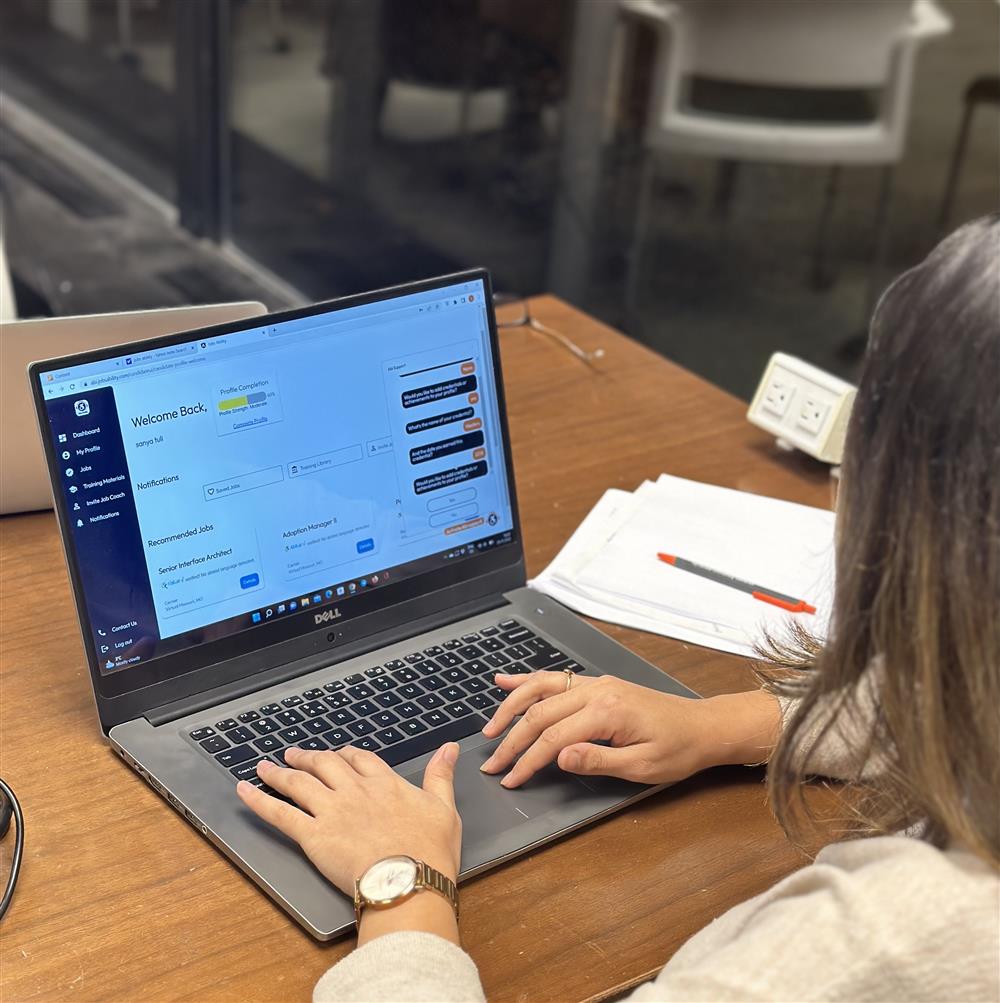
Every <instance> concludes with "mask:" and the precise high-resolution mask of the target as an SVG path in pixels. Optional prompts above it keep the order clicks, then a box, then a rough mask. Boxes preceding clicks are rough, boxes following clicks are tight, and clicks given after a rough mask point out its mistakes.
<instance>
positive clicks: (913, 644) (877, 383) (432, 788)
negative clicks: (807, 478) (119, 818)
mask: <svg viewBox="0 0 1000 1003" xmlns="http://www.w3.org/2000/svg"><path fill="white" fill-rule="evenodd" d="M998 241H1000V217H992V218H988V219H983V220H979V221H977V222H975V223H971V224H969V225H968V226H966V227H963V228H962V229H961V230H959V231H958V232H957V233H955V234H953V235H952V236H951V237H950V238H948V239H947V240H946V241H944V243H942V244H941V245H940V246H939V247H938V248H937V249H936V250H935V251H934V252H933V253H932V254H931V255H930V256H929V257H928V258H927V260H926V261H924V262H923V263H922V264H921V265H920V266H918V267H917V268H914V269H913V270H911V271H909V272H907V273H906V274H905V275H903V276H902V277H901V278H900V279H898V280H897V281H896V283H895V284H894V285H893V286H892V287H891V288H890V289H889V291H888V292H887V293H886V294H885V296H884V297H883V299H882V302H881V303H880V304H879V307H878V310H877V311H876V315H875V318H874V320H873V324H872V336H871V343H870V346H869V349H868V355H867V358H866V360H865V364H864V370H863V373H862V376H861V382H860V386H859V389H858V396H857V401H856V403H855V406H854V412H853V414H852V417H851V424H850V429H849V433H848V440H847V446H846V456H845V462H844V467H843V477H842V489H841V497H840V501H839V514H838V533H837V581H836V595H835V600H834V613H833V617H832V627H831V631H830V636H829V638H828V639H827V640H826V641H825V642H824V643H823V644H822V645H820V644H818V643H816V642H814V641H813V640H811V639H810V638H808V637H807V636H805V635H804V634H802V633H800V634H799V635H797V636H795V637H793V638H791V639H789V640H786V641H779V642H772V644H771V652H772V658H771V662H772V664H771V665H770V666H769V667H767V668H766V669H761V675H762V678H763V682H764V686H763V689H761V690H760V691H757V692H752V693H743V694H736V695H729V696H722V697H715V698H712V699H708V700H702V701H688V700H683V699H680V698H677V697H671V696H668V695H664V694H659V693H654V692H651V691H648V690H645V689H643V688H642V687H638V686H635V685H633V684H630V683H626V682H622V681H620V680H616V679H613V678H610V677H604V678H599V679H596V680H586V679H584V678H580V679H579V681H578V682H577V683H576V684H574V685H573V687H572V688H571V689H570V690H566V686H565V677H564V676H563V675H562V674H561V673H537V674H535V675H533V676H512V677H505V676H502V675H501V676H499V677H498V683H499V685H500V686H502V687H503V688H504V689H506V690H509V691H510V695H509V696H508V697H507V699H506V700H505V701H504V702H503V704H502V705H501V706H500V707H499V708H498V709H497V711H496V715H495V717H494V718H493V720H492V721H491V722H490V723H489V724H488V725H487V727H486V728H485V729H484V731H485V733H486V734H487V735H489V736H498V735H500V734H502V733H503V731H504V730H505V729H506V728H507V727H508V726H510V725H511V724H512V723H513V722H515V720H516V719H517V718H518V717H520V720H518V721H517V722H516V723H514V724H513V727H512V728H510V731H509V733H508V734H507V736H506V737H505V738H504V740H503V742H502V743H501V744H500V745H499V746H498V748H497V750H496V752H495V754H494V755H493V757H492V759H491V760H490V761H488V762H487V763H486V765H485V766H484V769H486V770H487V771H488V772H491V773H500V772H502V771H508V772H506V775H505V776H504V778H503V780H502V781H501V782H502V783H503V784H504V785H505V786H507V787H516V786H518V785H519V784H522V783H524V781H525V780H527V779H528V778H529V777H530V776H531V775H532V774H533V773H534V772H535V771H536V770H538V769H539V768H540V767H541V766H543V765H544V764H546V763H548V762H550V761H552V760H553V759H556V761H557V762H558V764H559V766H560V767H561V768H562V769H564V770H566V771H569V772H572V773H578V774H594V773H602V774H609V775H611V776H618V777H624V778H627V779H632V780H641V781H646V782H650V783H662V782H666V781H675V780H680V779H682V778H684V777H686V776H689V775H690V774H692V773H694V772H696V771H698V770H701V769H705V768H707V767H709V766H713V765H717V764H723V763H757V762H760V761H762V760H764V759H769V760H770V766H769V775H768V787H769V792H770V795H771V801H772V805H773V808H774V811H775V813H776V814H777V816H778V819H779V820H780V821H781V822H782V824H783V825H784V826H785V828H786V830H787V831H788V832H789V833H790V834H791V835H793V836H795V835H796V834H797V833H799V832H800V831H801V826H802V822H803V818H802V816H803V812H802V810H801V802H800V791H801V781H802V779H803V777H804V776H805V775H807V774H813V773H822V774H825V775H827V776H832V777H837V778H840V779H843V780H845V781H846V782H847V783H846V786H845V788H844V792H845V793H844V798H845V807H846V808H848V809H849V811H848V814H849V816H850V817H851V818H852V819H853V820H854V821H855V823H856V826H855V828H856V830H857V831H856V832H854V833H853V835H854V836H855V837H856V838H854V839H849V840H847V841H844V842H839V843H835V844H832V845H830V846H828V847H826V849H824V850H823V851H822V852H820V854H819V855H818V856H817V858H816V861H815V863H814V864H812V865H811V866H809V867H805V868H803V869H802V870H800V871H798V872H797V873H795V874H792V875H791V876H789V877H788V878H786V879H785V880H783V881H781V882H780V883H778V884H777V885H776V886H775V887H774V888H772V889H771V890H770V891H768V892H765V893H764V894H763V895H760V896H758V897H757V898H755V899H752V900H751V901H749V902H746V903H744V904H743V905H741V906H738V907H736V908H735V909H733V910H731V911H730V912H729V913H727V914H726V915H724V916H723V917H721V918H720V919H719V920H717V921H716V922H715V923H713V924H712V925H711V926H709V927H708V928H706V929H705V930H703V931H701V932H700V933H698V934H697V935H695V936H694V937H693V938H692V939H691V940H690V941H689V942H688V943H687V944H685V945H684V947H682V948H681V949H680V950H679V951H678V952H677V954H675V955H674V957H673V958H671V959H670V961H669V962H668V963H667V965H666V967H665V968H664V969H663V971H662V972H661V974H660V975H659V977H658V978H657V979H656V980H655V981H654V982H652V983H649V984H648V985H645V986H642V987H640V988H639V989H638V990H637V991H636V992H635V993H634V994H633V996H632V997H631V998H632V999H634V1000H667V999H678V998H681V999H712V1000H722V999H748V998H754V999H758V998H768V999H775V998H776V999H806V998H808V999H830V1000H832V999H838V1000H840V999H851V1000H872V999H886V998H890V999H927V1000H941V999H997V997H998V995H1000V977H998V971H997V969H998V949H1000V921H998V908H1000V883H998V877H997V869H998V865H1000V803H998V791H1000V247H998ZM601 739H607V740H610V745H609V746H604V745H598V744H594V743H595V742H596V741H598V740H601ZM457 755H458V747H457V746H456V745H448V746H444V747H443V748H442V749H441V750H439V751H438V753H437V754H436V756H435V757H434V759H432V761H431V762H430V763H429V764H428V766H427V772H426V776H425V779H424V786H423V789H420V788H417V787H414V786H412V785H410V784H408V783H407V782H405V781H404V780H402V779H400V778H399V777H398V776H397V775H396V774H395V773H393V771H392V770H390V769H389V768H388V767H387V766H385V765H384V764H383V763H382V761H381V760H379V759H378V758H377V757H375V756H374V755H372V754H370V753H365V752H362V751H360V750H358V749H343V750H341V751H340V752H336V753H334V752H306V751H298V750H292V751H290V752H289V753H288V755H287V761H288V763H289V765H290V767H291V768H290V769H282V768H280V767H277V766H270V767H267V766H265V765H264V764H261V766H260V775H261V776H262V777H264V778H265V779H266V780H267V783H268V784H270V785H271V786H272V787H274V788H276V789H277V790H279V791H281V792H283V793H286V794H287V795H289V796H290V797H291V798H293V799H294V800H295V802H296V803H297V804H298V805H299V806H301V808H296V807H293V806H291V805H288V804H285V803H283V802H280V801H277V800H275V799H273V798H270V797H268V796H267V795H265V794H263V793H261V791H259V790H258V789H257V788H255V787H253V786H251V785H248V784H246V783H241V784H240V785H239V787H238V791H239V795H240V797H241V798H242V799H243V800H244V802H245V803H246V804H247V805H248V806H249V807H250V808H252V809H253V810H254V811H256V812H257V813H258V814H259V815H260V816H261V817H262V818H264V819H266V820H267V821H269V822H271V823H272V824H274V825H275V826H277V827H278V828H279V829H281V830H282V831H283V832H284V833H286V834H287V835H288V836H290V837H291V838H292V839H295V840H297V841H298V842H299V843H300V844H301V846H302V848H303V850H304V851H305V852H306V853H307V854H308V855H309V857H310V859H311V860H312V861H313V863H314V864H315V865H316V866H317V867H318V868H319V869H320V871H322V872H323V874H324V875H326V877H327V878H329V880H331V881H332V882H333V883H334V884H335V885H337V887H338V888H340V889H342V890H343V891H344V892H347V893H348V894H353V892H354V883H355V879H356V878H357V877H359V876H360V875H362V874H365V873H366V872H367V871H368V869H369V867H371V865H373V864H374V863H376V862H377V861H379V860H381V859H382V858H385V857H388V856H391V855H396V854H405V855H408V856H410V857H413V858H414V859H416V860H419V861H424V862H426V863H427V864H428V865H429V866H430V867H431V868H433V869H435V870H437V871H439V872H442V873H443V874H445V875H446V876H449V877H451V878H452V879H454V878H455V876H456V874H457V872H458V868H459V853H460V845H461V823H460V821H459V818H458V815H457V813H456V811H455V804H454V798H453V790H452V774H453V770H454V764H455V760H456V757H457ZM345 818H349V819H351V822H352V824H351V825H350V827H347V826H344V825H343V819H345ZM376 872H378V868H375V869H373V871H372V872H369V874H372V873H376ZM372 887H375V885H373V886H372ZM458 943H459V940H458V928H457V924H456V921H455V912H454V909H453V907H452V904H451V903H450V902H449V900H448V899H447V897H446V896H445V895H442V894H437V893H435V892H433V891H429V892H427V893H418V894H414V895H412V896H411V897H409V898H408V899H406V900H405V901H403V902H401V903H400V904H398V905H394V906H393V907H391V908H387V909H374V908H366V909H364V911H363V912H362V918H361V925H360V931H359V937H358V945H359V949H358V950H357V951H355V952H354V954H352V955H350V956H349V957H348V958H346V959H345V960H343V961H341V962H340V963H339V964H337V965H335V966H334V967H333V968H331V969H330V971H329V972H327V973H326V975H324V976H323V978H322V979H321V980H320V982H319V984H318V985H317V987H316V993H315V999H316V1000H317V1001H322V1000H334V999H337V1000H342V999H352V1000H353V999H359V1000H360V999H363V1000H389V999H405V1000H416V999H421V1000H480V999H482V988H481V986H480V983H479V979H478V976H477V973H476V969H475V966H474V964H473V963H472V961H471V959H470V958H469V957H468V956H467V955H466V954H465V953H464V952H462V951H461V949H460V948H459V946H458ZM390 961H391V964H390V963H388V962H390Z"/></svg>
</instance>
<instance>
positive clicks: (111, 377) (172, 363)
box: [88, 355, 208, 389]
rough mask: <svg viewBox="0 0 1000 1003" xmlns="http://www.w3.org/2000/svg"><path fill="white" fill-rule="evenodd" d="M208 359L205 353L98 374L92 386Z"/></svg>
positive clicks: (117, 381)
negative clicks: (122, 370) (103, 374)
mask: <svg viewBox="0 0 1000 1003" xmlns="http://www.w3.org/2000/svg"><path fill="white" fill-rule="evenodd" d="M207 361H208V360H207V359H206V358H205V357H204V356H203V355H202V356H199V357H198V358H196V359H170V360H167V361H164V362H158V363H156V365H153V366H140V367H139V368H138V369H130V370H128V371H127V372H124V373H109V374H108V375H107V376H98V377H96V378H95V379H93V380H91V381H90V386H91V387H99V386H107V385H108V384H109V383H120V382H121V381H122V380H134V379H136V378H137V377H139V376H151V375H152V374H153V373H159V372H163V370H165V369H170V370H177V369H183V368H184V367H185V366H193V365H195V364H197V363H199V362H207ZM88 389H89V387H88Z"/></svg>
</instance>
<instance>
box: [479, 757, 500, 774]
mask: <svg viewBox="0 0 1000 1003" xmlns="http://www.w3.org/2000/svg"><path fill="white" fill-rule="evenodd" d="M494 759H496V756H490V758H489V759H487V760H486V762H485V763H483V765H482V766H480V767H479V770H480V772H481V773H489V772H490V769H491V768H492V766H493V760H494Z"/></svg>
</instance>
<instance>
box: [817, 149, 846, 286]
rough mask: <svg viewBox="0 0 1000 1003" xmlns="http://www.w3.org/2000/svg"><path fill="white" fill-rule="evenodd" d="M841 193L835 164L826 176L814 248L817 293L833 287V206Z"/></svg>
mask: <svg viewBox="0 0 1000 1003" xmlns="http://www.w3.org/2000/svg"><path fill="white" fill-rule="evenodd" d="M839 191H840V166H839V165H836V164H835V165H834V166H833V167H831V168H830V172H829V174H827V176H826V189H825V191H824V193H823V208H822V209H821V210H820V215H819V224H818V226H817V228H816V245H815V247H814V248H813V260H812V276H811V283H812V287H813V289H816V290H817V291H818V290H822V289H829V288H830V286H831V285H833V273H832V271H831V268H830V222H831V220H832V219H833V206H834V203H835V202H836V200H837V194H838V192H839Z"/></svg>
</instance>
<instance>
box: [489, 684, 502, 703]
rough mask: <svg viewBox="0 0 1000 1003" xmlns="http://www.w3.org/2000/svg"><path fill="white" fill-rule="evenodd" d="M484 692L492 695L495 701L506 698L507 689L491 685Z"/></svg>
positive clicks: (498, 701)
mask: <svg viewBox="0 0 1000 1003" xmlns="http://www.w3.org/2000/svg"><path fill="white" fill-rule="evenodd" d="M486 692H487V693H488V694H489V696H491V697H493V699H494V700H496V702H497V703H500V702H501V701H503V700H506V699H507V691H506V690H502V689H500V687H499V686H491V687H490V688H489V689H488V690H487V691H486Z"/></svg>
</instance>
